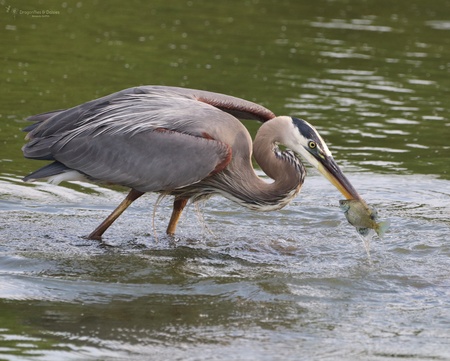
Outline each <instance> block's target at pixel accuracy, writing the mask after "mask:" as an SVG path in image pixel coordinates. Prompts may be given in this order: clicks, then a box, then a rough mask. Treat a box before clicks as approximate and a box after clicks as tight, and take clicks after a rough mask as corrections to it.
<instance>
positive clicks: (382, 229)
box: [376, 221, 391, 238]
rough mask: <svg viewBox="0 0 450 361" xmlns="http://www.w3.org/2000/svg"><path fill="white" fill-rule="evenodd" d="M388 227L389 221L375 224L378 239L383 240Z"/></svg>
mask: <svg viewBox="0 0 450 361" xmlns="http://www.w3.org/2000/svg"><path fill="white" fill-rule="evenodd" d="M390 225H391V223H390V222H389V221H384V222H380V223H377V228H376V232H377V234H378V237H380V238H383V237H384V234H385V233H386V231H387V230H388V229H389V226H390Z"/></svg>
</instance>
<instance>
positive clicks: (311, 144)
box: [308, 140, 317, 149]
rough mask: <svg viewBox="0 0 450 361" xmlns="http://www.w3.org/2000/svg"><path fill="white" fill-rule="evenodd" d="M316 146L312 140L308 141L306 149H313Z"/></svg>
mask: <svg viewBox="0 0 450 361" xmlns="http://www.w3.org/2000/svg"><path fill="white" fill-rule="evenodd" d="M316 146H317V145H316V142H314V141H312V140H310V141H309V142H308V147H309V149H314V148H315V147H316Z"/></svg>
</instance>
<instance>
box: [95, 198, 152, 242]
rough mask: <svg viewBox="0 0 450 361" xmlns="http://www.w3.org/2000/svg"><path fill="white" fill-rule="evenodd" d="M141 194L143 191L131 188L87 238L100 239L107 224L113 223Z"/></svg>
mask: <svg viewBox="0 0 450 361" xmlns="http://www.w3.org/2000/svg"><path fill="white" fill-rule="evenodd" d="M143 194H144V192H140V191H137V190H135V189H132V190H131V191H130V193H128V195H127V196H126V197H125V199H124V200H123V201H122V202H121V203H120V204H119V205H118V206H117V208H116V209H115V210H114V211H112V213H111V214H110V215H109V216H108V217H107V218H106V219H105V220H104V221H103V222H102V223H101V224H100V225H99V226H98V227H97V228H96V229H95V230H94V231H93V232H92V233H91V234H90V235H89V236H88V237H87V238H89V239H95V240H98V241H100V240H101V239H102V235H103V233H105V231H106V230H107V229H108V228H109V226H110V225H111V224H113V222H114V221H115V220H116V219H117V218H118V217H119V216H120V215H121V214H122V213H123V211H124V210H125V209H127V208H128V206H129V205H130V204H131V203H133V202H134V201H135V200H136V199H138V198H139V197H140V196H142V195H143Z"/></svg>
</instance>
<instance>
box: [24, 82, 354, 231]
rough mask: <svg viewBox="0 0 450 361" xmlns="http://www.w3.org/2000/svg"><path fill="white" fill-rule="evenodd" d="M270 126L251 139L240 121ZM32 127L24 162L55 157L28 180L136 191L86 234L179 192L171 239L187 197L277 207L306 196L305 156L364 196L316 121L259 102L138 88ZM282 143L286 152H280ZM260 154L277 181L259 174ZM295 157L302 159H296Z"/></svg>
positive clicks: (349, 193)
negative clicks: (132, 208)
mask: <svg viewBox="0 0 450 361" xmlns="http://www.w3.org/2000/svg"><path fill="white" fill-rule="evenodd" d="M238 118H241V119H256V120H259V121H262V122H264V124H262V126H261V127H260V128H259V131H258V133H257V134H256V137H255V140H254V142H253V146H252V139H251V137H250V134H249V132H248V131H247V129H246V128H245V127H244V125H243V124H242V123H241V122H240V121H239V120H238ZM29 120H30V121H34V122H35V123H34V124H32V125H30V126H28V127H27V128H25V129H24V130H25V131H27V132H29V133H28V134H27V138H26V139H28V140H29V142H28V143H27V144H26V145H25V146H24V147H23V153H24V155H25V157H27V158H31V159H41V160H53V161H54V162H53V163H51V164H48V165H46V166H44V167H42V168H40V169H38V170H37V171H35V172H33V173H31V174H29V175H27V176H26V177H25V178H24V181H32V180H37V179H48V180H49V181H51V182H53V183H59V182H61V181H68V180H89V181H95V182H105V183H109V184H119V185H122V186H126V187H129V188H131V190H130V192H129V193H128V195H127V196H126V198H125V199H124V200H123V201H122V203H121V204H120V205H119V206H118V207H117V208H116V209H115V210H114V211H113V212H112V213H111V214H110V215H109V216H108V217H107V218H106V219H105V220H104V221H103V222H102V223H101V224H100V225H99V226H98V227H97V228H96V229H95V230H94V231H93V232H92V233H91V234H90V235H89V236H88V238H91V239H101V237H102V235H103V233H104V232H105V231H106V230H107V229H108V227H109V226H110V225H111V224H112V223H113V222H114V221H115V220H116V219H117V217H119V216H120V214H122V212H123V211H124V210H125V209H126V208H127V207H128V206H129V205H130V204H131V203H132V202H133V201H134V200H136V199H137V198H139V197H140V196H141V195H143V194H144V193H146V192H159V193H161V194H164V195H166V194H167V195H173V196H175V198H174V204H173V211H172V216H171V218H170V221H169V225H168V227H167V234H169V235H173V234H174V233H175V229H176V226H177V222H178V220H179V218H180V215H181V212H182V210H183V208H184V207H185V205H186V204H187V202H188V200H192V201H197V200H199V199H202V198H207V197H210V196H211V195H213V194H220V195H222V196H224V197H226V198H228V199H231V200H232V201H234V202H236V203H238V204H240V205H242V206H245V207H247V208H250V209H253V210H260V211H270V210H277V209H280V208H282V207H284V206H285V205H286V204H288V203H289V202H290V201H291V200H292V199H293V198H294V197H295V196H296V195H297V194H298V192H299V191H300V188H301V186H302V184H303V181H304V177H305V174H306V172H305V167H304V165H303V164H302V163H301V161H300V160H299V158H297V155H300V156H302V157H303V158H304V159H305V160H307V161H308V162H309V163H311V164H312V165H313V166H314V167H316V168H317V169H318V170H319V171H320V172H321V173H322V174H323V175H324V176H325V177H326V178H327V179H328V180H329V181H330V182H331V183H332V184H334V185H335V186H336V187H337V189H338V190H339V191H340V192H341V193H342V194H343V195H344V196H345V198H346V199H360V196H359V195H358V193H357V192H356V190H355V189H354V188H353V186H352V185H351V184H350V182H349V181H348V179H347V178H346V177H345V176H344V174H343V173H342V171H341V170H340V168H339V167H338V165H337V164H336V162H335V161H334V159H333V157H332V155H331V153H330V151H329V149H328V147H327V145H326V144H325V142H324V141H323V139H322V137H321V136H320V135H319V133H318V132H317V131H316V130H315V129H314V127H313V126H312V125H310V124H309V123H307V122H306V121H304V120H302V119H297V118H293V117H288V116H279V117H275V114H274V113H272V112H271V111H270V110H268V109H266V108H264V107H263V106H261V105H258V104H255V103H252V102H249V101H246V100H243V99H239V98H235V97H232V96H228V95H224V94H218V93H212V92H208V91H201V90H194V89H185V88H177V87H168V86H140V87H135V88H130V89H125V90H122V91H120V92H117V93H114V94H111V95H108V96H105V97H103V98H100V99H96V100H92V101H89V102H87V103H84V104H81V105H78V106H76V107H73V108H70V109H66V110H57V111H53V112H49V113H44V114H39V115H35V116H32V117H30V118H29ZM278 144H282V145H284V146H285V147H287V148H288V150H284V151H282V150H280V149H279V147H278ZM252 153H253V156H254V158H255V160H256V162H257V163H258V164H259V165H260V167H261V169H262V170H263V171H264V172H265V173H266V174H267V175H268V176H269V177H270V178H272V179H273V182H266V181H264V180H263V179H261V178H260V177H258V176H257V175H256V174H255V171H254V169H253V166H252V163H251V158H252ZM296 154H297V155H296Z"/></svg>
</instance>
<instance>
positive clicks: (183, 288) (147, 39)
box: [0, 0, 450, 361]
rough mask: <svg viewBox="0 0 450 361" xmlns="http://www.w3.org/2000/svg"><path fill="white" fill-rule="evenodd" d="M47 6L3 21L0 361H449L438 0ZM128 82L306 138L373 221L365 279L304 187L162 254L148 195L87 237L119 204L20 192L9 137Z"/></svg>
mask: <svg viewBox="0 0 450 361" xmlns="http://www.w3.org/2000/svg"><path fill="white" fill-rule="evenodd" d="M47 4H48V6H49V9H58V10H59V11H60V13H59V14H57V15H52V16H49V17H48V18H38V17H32V16H31V15H24V14H22V15H21V14H16V13H15V15H14V14H13V13H12V11H11V9H18V10H30V9H29V8H30V7H32V5H31V4H27V5H26V6H25V5H22V4H19V3H14V4H13V3H11V2H8V1H5V2H3V3H1V5H2V9H5V11H3V14H2V19H3V20H4V23H3V24H4V25H2V26H3V27H2V28H1V29H0V36H1V39H2V58H1V59H0V62H1V64H2V66H1V69H2V71H1V72H0V79H1V80H2V84H4V86H3V87H2V88H1V89H2V96H1V97H0V306H1V308H2V312H1V313H0V358H1V359H5V360H18V359H20V360H24V359H29V360H46V361H47V360H61V359H64V360H72V359H73V360H80V359H82V360H98V359H112V360H114V359H117V360H122V359H130V360H133V359H135V360H141V359H147V358H149V357H150V358H153V359H183V360H194V359H196V360H197V359H201V360H206V359H208V360H209V359H216V360H255V359H258V360H260V359H261V360H262V359H285V360H297V359H299V358H303V359H308V360H310V359H333V360H334V359H345V360H392V359H396V358H402V359H414V360H429V359H439V360H444V359H449V358H450V353H449V351H448V350H450V333H449V329H450V308H449V305H448V299H449V296H450V294H449V290H450V283H449V276H450V275H449V269H450V262H449V259H450V247H449V245H448V235H449V234H450V229H449V228H450V223H449V216H448V215H449V214H450V208H449V204H450V184H449V181H448V179H449V166H448V155H449V154H450V153H449V152H450V150H449V145H448V139H449V131H450V123H449V118H448V114H449V109H448V95H449V90H450V77H449V72H450V67H449V64H450V50H449V49H450V37H449V36H448V31H449V29H450V26H449V21H448V19H449V18H450V3H449V2H448V1H446V0H429V1H426V2H421V1H410V0H408V1H406V0H398V1H396V2H391V3H390V2H379V1H375V0H368V1H352V0H350V1H329V0H318V1H316V2H314V4H312V3H311V2H307V1H281V2H280V1H277V2H271V1H266V0H260V1H245V2H242V3H240V4H239V5H237V4H235V3H233V2H205V3H200V2H197V1H187V2H179V3H177V4H174V3H171V4H170V5H169V4H168V3H167V2H164V1H160V0H156V1H152V2H151V3H148V4H144V3H142V4H138V3H133V4H132V6H127V5H124V3H123V2H122V3H119V2H117V1H110V2H109V3H108V6H107V7H105V6H104V5H102V3H100V2H89V3H88V2H82V1H80V2H77V3H70V2H64V3H60V2H57V1H56V2H52V3H51V4H50V3H48V2H46V5H45V6H47ZM8 9H9V10H8ZM139 84H166V85H177V86H188V87H192V88H202V89H207V90H212V91H218V92H224V93H228V94H232V95H235V96H240V97H244V98H247V99H249V100H253V101H256V102H259V103H262V104H263V105H265V106H267V107H268V108H270V109H272V110H274V111H275V112H276V113H277V114H292V115H295V116H299V117H302V118H305V119H307V120H308V121H310V122H311V123H313V124H314V125H315V126H316V127H317V128H318V129H319V131H320V132H321V134H323V136H324V138H325V139H326V141H327V143H328V144H329V148H330V149H331V151H332V152H333V154H334V156H335V158H336V160H337V161H338V163H339V164H340V165H342V166H343V168H344V171H345V172H346V173H347V174H348V177H349V178H350V179H351V181H352V183H353V184H354V185H355V187H356V189H358V191H359V192H360V193H361V194H362V195H363V196H364V198H365V199H366V200H367V201H368V202H369V203H370V204H371V205H373V206H375V207H376V208H377V209H378V210H379V212H380V218H381V219H389V220H390V222H391V229H390V231H389V233H388V234H387V235H386V237H385V238H384V239H383V240H379V239H377V238H375V239H373V240H372V242H371V260H372V261H371V262H369V260H368V258H367V255H366V252H365V250H364V247H363V245H362V243H361V240H360V239H359V238H358V235H357V234H356V232H355V230H354V228H353V227H351V226H350V225H349V224H348V223H347V222H346V220H345V217H344V216H343V214H342V212H341V211H340V210H339V208H338V200H339V198H340V197H339V194H338V193H337V192H336V191H335V190H334V189H333V188H332V186H331V185H329V184H328V183H327V182H326V180H324V179H322V178H321V177H319V176H317V175H315V173H314V172H309V173H312V174H310V175H309V176H308V177H307V179H306V182H305V185H304V189H303V190H302V193H301V194H300V196H299V198H298V199H295V200H294V202H292V204H291V205H290V206H288V207H286V208H285V209H283V210H281V211H279V212H273V213H255V212H250V211H247V210H245V209H242V208H240V207H238V206H236V205H234V204H232V203H230V202H228V201H226V200H224V199H221V198H214V199H212V200H210V201H208V202H207V203H206V204H201V205H199V206H198V207H195V206H190V207H189V208H188V209H187V212H186V214H185V215H184V217H183V219H182V221H181V224H180V225H179V234H178V237H177V238H176V239H171V238H168V237H165V236H164V234H163V232H164V229H165V227H166V225H167V222H168V217H169V214H170V206H171V204H170V200H169V199H167V200H165V201H164V202H163V203H162V204H161V205H160V206H158V208H157V210H156V213H155V219H154V224H155V230H153V226H152V214H153V213H152V211H153V205H154V203H155V201H156V197H155V196H154V195H145V196H144V197H142V198H140V199H139V200H137V201H136V202H135V203H134V204H133V206H132V207H131V208H130V209H129V210H127V211H126V212H125V214H124V215H123V216H122V217H120V218H119V219H118V220H117V222H116V223H115V224H114V226H113V227H112V228H111V229H110V230H109V231H108V232H107V233H106V235H105V239H106V243H107V245H103V246H99V245H98V244H97V243H96V242H93V241H89V240H86V239H85V238H83V236H85V235H87V234H88V233H89V232H90V231H92V230H93V229H94V228H95V227H96V226H97V225H98V223H99V222H100V221H101V220H102V219H103V218H104V217H105V216H106V215H107V214H108V213H109V212H110V211H111V210H112V208H113V207H114V206H115V205H117V204H118V203H119V202H120V201H121V200H122V198H123V197H124V195H123V192H122V190H119V189H108V188H103V187H99V186H95V185H89V184H84V183H76V184H71V185H67V186H65V187H56V186H52V185H49V184H44V183H36V184H32V185H26V184H23V183H22V181H21V180H20V179H21V177H23V176H24V175H25V174H28V173H29V172H31V171H32V170H34V169H36V168H38V167H39V166H40V165H41V164H39V163H38V162H31V161H27V160H24V159H23V158H22V154H21V152H20V148H21V146H22V145H23V143H24V141H23V133H22V132H21V130H20V129H21V128H23V127H24V125H25V124H26V123H25V122H24V121H23V119H24V118H25V117H26V116H29V115H31V114H36V113H39V112H44V111H48V110H52V109H57V108H64V107H70V106H73V105H76V104H79V103H82V102H85V101H87V100H90V99H93V98H96V97H100V96H103V95H106V94H108V93H112V92H114V91H117V90H120V89H123V88H126V87H129V86H135V85H139ZM245 124H246V126H248V128H249V129H250V130H251V132H252V133H253V134H254V133H255V131H256V129H257V127H258V124H257V123H255V122H245ZM433 175H434V176H433ZM155 233H156V235H157V236H158V238H157V239H156V238H155Z"/></svg>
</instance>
